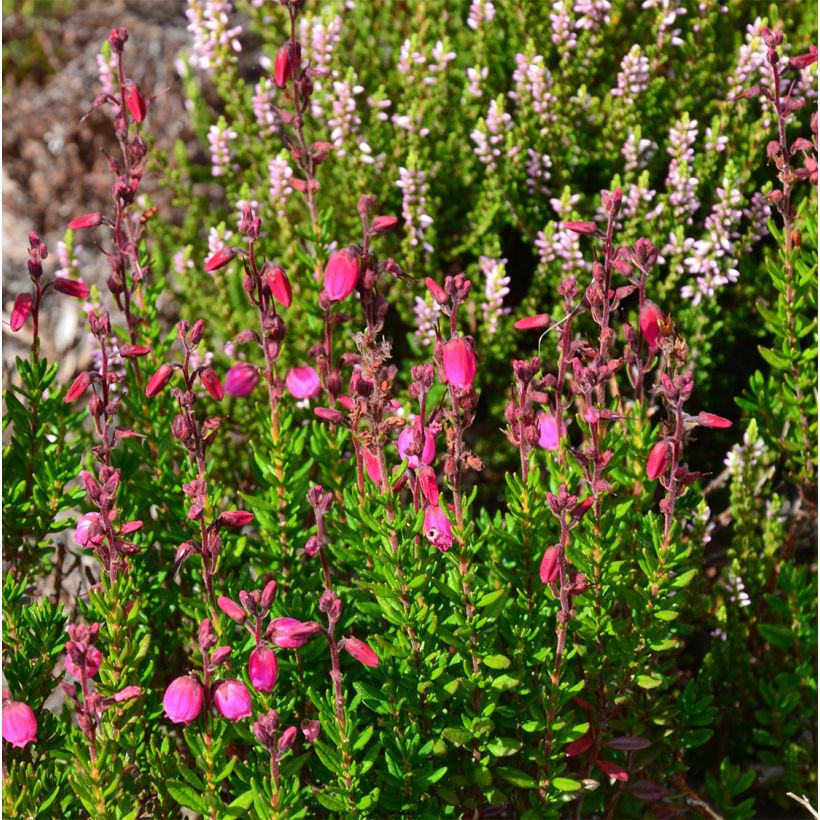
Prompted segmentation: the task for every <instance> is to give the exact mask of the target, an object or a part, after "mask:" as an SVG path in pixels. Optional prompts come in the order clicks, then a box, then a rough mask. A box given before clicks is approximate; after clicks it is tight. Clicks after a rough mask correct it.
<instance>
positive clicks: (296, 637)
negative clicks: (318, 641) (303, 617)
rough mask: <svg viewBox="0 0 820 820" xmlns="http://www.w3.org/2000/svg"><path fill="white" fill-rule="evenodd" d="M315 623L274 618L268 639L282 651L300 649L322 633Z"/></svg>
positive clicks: (267, 635) (268, 632) (269, 628)
mask: <svg viewBox="0 0 820 820" xmlns="http://www.w3.org/2000/svg"><path fill="white" fill-rule="evenodd" d="M321 629H322V628H321V627H320V626H319V624H317V623H316V622H315V621H306V622H302V621H297V620H296V619H295V618H274V619H273V620H272V621H271V624H270V626H269V627H268V630H267V632H266V637H267V638H268V639H269V640H271V641H273V643H274V644H276V646H278V647H280V648H282V649H298V648H299V647H300V646H304V645H305V644H306V643H307V642H308V641H309V640H311V639H312V638H315V637H316V635H318V634H319V632H320V631H321Z"/></svg>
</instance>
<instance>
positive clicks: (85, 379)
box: [65, 370, 91, 404]
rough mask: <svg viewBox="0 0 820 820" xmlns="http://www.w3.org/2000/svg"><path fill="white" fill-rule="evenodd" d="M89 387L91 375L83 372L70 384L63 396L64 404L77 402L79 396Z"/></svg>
mask: <svg viewBox="0 0 820 820" xmlns="http://www.w3.org/2000/svg"><path fill="white" fill-rule="evenodd" d="M90 385H91V374H90V373H89V372H88V371H86V370H84V371H83V372H82V373H80V375H79V376H77V378H76V379H74V381H73V382H72V384H71V387H69V388H68V390H67V391H66V394H65V403H66V404H71V403H72V402H75V401H77V399H79V398H80V396H82V395H83V393H85V391H86V390H88V388H89V386H90Z"/></svg>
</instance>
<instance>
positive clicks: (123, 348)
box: [120, 345, 151, 359]
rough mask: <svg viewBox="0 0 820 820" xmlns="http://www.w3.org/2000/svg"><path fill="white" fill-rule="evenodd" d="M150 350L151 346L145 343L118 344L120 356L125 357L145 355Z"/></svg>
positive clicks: (131, 357)
mask: <svg viewBox="0 0 820 820" xmlns="http://www.w3.org/2000/svg"><path fill="white" fill-rule="evenodd" d="M150 352H151V348H150V347H146V346H145V345H120V356H124V357H125V358H126V359H133V358H137V357H139V356H147V355H148V354H149V353H150Z"/></svg>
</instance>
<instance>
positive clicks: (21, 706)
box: [3, 700, 37, 749]
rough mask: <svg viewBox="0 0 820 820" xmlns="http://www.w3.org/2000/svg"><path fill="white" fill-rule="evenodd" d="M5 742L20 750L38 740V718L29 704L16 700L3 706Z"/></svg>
mask: <svg viewBox="0 0 820 820" xmlns="http://www.w3.org/2000/svg"><path fill="white" fill-rule="evenodd" d="M3 740H7V741H8V742H9V743H11V745H12V746H14V747H16V748H18V749H22V748H23V747H24V746H25V745H26V744H28V743H31V742H32V741H33V740H35V741H36V740H37V718H35V717H34V712H33V711H32V710H31V707H30V706H29V705H28V704H26V703H23V702H22V701H19V700H15V701H9V702H8V703H5V704H4V705H3Z"/></svg>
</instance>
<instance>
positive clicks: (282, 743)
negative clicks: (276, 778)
mask: <svg viewBox="0 0 820 820" xmlns="http://www.w3.org/2000/svg"><path fill="white" fill-rule="evenodd" d="M298 732H299V730H298V729H297V728H296V727H295V726H288V728H287V729H285V731H284V732H282V734H281V735H279V741H278V743H277V744H276V749H277V751H278V752H279V754H280V755H283V754H284V753H285V752H286V751H287V750H288V749H290V747H291V746H293V744H294V743H295V742H296V736H297V734H298Z"/></svg>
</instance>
